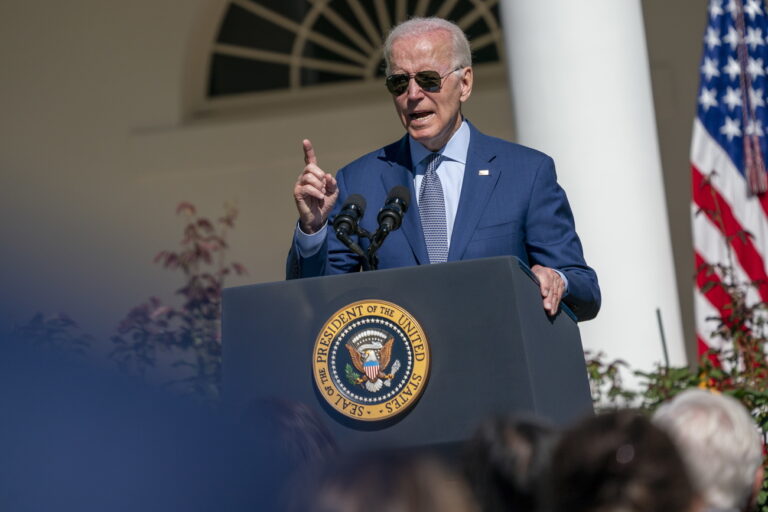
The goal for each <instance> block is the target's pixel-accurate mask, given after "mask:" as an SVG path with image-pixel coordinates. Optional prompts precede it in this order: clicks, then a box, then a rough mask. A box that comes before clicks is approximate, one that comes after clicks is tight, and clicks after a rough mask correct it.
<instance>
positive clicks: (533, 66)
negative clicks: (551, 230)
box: [501, 0, 687, 369]
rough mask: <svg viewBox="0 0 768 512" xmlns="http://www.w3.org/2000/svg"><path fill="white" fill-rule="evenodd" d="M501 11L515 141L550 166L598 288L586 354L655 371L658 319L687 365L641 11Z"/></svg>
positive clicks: (587, 1) (537, 6)
mask: <svg viewBox="0 0 768 512" xmlns="http://www.w3.org/2000/svg"><path fill="white" fill-rule="evenodd" d="M501 4H502V9H501V13H502V24H503V27H504V34H505V38H506V41H505V42H506V49H507V58H508V60H509V63H508V69H509V75H510V81H511V89H512V102H513V106H514V114H515V125H516V130H517V132H516V133H517V136H518V141H519V142H520V143H521V144H525V145H527V146H530V147H533V148H536V149H539V150H541V151H543V152H545V153H547V154H549V155H551V156H552V157H553V158H554V159H555V163H556V165H557V171H558V179H559V182H560V184H561V185H562V186H563V188H564V189H565V191H566V193H567V194H568V198H569V200H570V202H571V206H572V207H573V210H574V215H575V217H576V227H577V231H578V233H579V235H580V237H581V240H582V243H583V244H584V253H585V256H586V259H587V262H588V263H589V264H590V265H591V266H592V267H593V268H594V269H595V270H596V271H597V274H598V278H599V280H600V288H601V290H602V295H603V306H602V310H601V311H600V314H599V315H598V317H597V318H596V319H595V320H593V321H590V322H585V323H582V324H580V327H581V336H582V340H583V343H584V348H585V349H591V350H596V351H597V350H602V351H604V352H606V353H607V355H608V356H609V357H610V358H616V357H620V358H622V359H624V360H626V361H627V362H628V363H629V364H630V365H631V366H632V367H633V368H637V369H650V368H651V367H652V366H653V363H655V362H663V352H662V344H661V336H660V331H659V327H658V322H657V316H656V309H657V308H658V309H660V311H661V316H662V320H663V325H664V330H665V334H666V340H667V345H668V348H669V356H670V362H671V363H672V364H673V365H682V364H685V361H686V358H685V348H684V344H683V343H684V342H683V334H682V324H681V319H680V309H679V304H678V295H677V286H676V284H675V274H674V266H673V261H672V247H671V243H670V235H669V227H668V224H667V210H666V203H665V199H664V185H663V181H662V170H661V160H660V157H659V148H658V143H657V138H656V137H657V131H656V120H655V117H654V107H653V97H652V93H651V79H650V70H649V66H648V55H647V52H646V45H645V33H644V27H643V15H642V9H641V5H640V1H639V0H621V1H617V0H584V1H578V2H575V1H573V0H536V1H531V0H503V1H502V2H501ZM676 172H687V169H678V170H677V171H676ZM686 291H687V290H686Z"/></svg>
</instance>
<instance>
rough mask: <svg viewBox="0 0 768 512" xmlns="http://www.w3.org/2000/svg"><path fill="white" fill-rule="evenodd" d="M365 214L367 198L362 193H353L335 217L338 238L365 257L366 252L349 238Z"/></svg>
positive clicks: (334, 223) (334, 226)
mask: <svg viewBox="0 0 768 512" xmlns="http://www.w3.org/2000/svg"><path fill="white" fill-rule="evenodd" d="M364 214H365V198H364V197H363V196H361V195H360V194H352V195H351V196H349V197H348V198H347V200H346V201H344V204H343V205H342V207H341V211H340V212H339V214H338V215H337V216H336V218H335V219H333V230H334V231H335V232H336V238H338V239H339V240H341V242H342V243H343V244H344V245H346V246H347V247H349V249H350V250H351V251H352V252H354V253H355V254H357V255H358V256H362V257H363V258H365V252H363V250H362V249H361V248H360V246H359V245H357V244H356V243H355V242H353V241H352V239H351V238H349V235H351V234H356V233H357V229H358V223H359V222H360V219H362V218H363V215H364Z"/></svg>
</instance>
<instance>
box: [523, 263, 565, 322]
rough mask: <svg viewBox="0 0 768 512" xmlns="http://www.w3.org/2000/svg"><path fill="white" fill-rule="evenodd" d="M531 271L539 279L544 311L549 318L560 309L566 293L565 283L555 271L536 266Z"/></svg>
mask: <svg viewBox="0 0 768 512" xmlns="http://www.w3.org/2000/svg"><path fill="white" fill-rule="evenodd" d="M531 271H532V272H533V273H534V274H535V275H536V277H537V278H538V279H539V289H540V291H541V297H542V299H543V302H544V309H545V310H546V312H547V314H548V315H549V316H553V315H554V314H555V313H557V310H558V308H559V307H560V299H562V298H563V293H565V282H564V281H563V278H562V277H560V274H558V273H557V272H556V271H555V270H554V269H551V268H549V267H542V266H541V265H534V266H533V267H531Z"/></svg>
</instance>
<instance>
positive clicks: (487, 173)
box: [477, 169, 491, 176]
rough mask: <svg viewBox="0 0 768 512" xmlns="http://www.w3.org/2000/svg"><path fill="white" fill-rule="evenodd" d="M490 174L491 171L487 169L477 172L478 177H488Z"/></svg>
mask: <svg viewBox="0 0 768 512" xmlns="http://www.w3.org/2000/svg"><path fill="white" fill-rule="evenodd" d="M490 174H491V171H489V170H488V169H481V170H479V171H477V175H478V176H488V175H490Z"/></svg>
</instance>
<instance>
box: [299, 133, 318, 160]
mask: <svg viewBox="0 0 768 512" xmlns="http://www.w3.org/2000/svg"><path fill="white" fill-rule="evenodd" d="M302 145H303V146H304V163H305V164H307V165H309V164H315V165H317V157H316V156H315V148H313V147H312V143H311V142H310V141H309V139H304V140H303V141H302Z"/></svg>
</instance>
